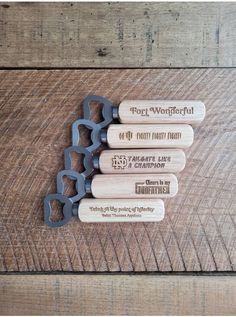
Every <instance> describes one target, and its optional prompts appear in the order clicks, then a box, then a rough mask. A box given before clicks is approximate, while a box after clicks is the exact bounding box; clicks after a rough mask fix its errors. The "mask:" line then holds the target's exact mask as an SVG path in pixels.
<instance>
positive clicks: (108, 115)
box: [83, 95, 113, 128]
mask: <svg viewBox="0 0 236 317" xmlns="http://www.w3.org/2000/svg"><path fill="white" fill-rule="evenodd" d="M94 101H95V102H97V103H101V104H103V107H102V116H103V119H104V120H103V121H101V122H98V124H99V125H100V127H102V128H103V127H106V126H107V125H108V124H110V123H111V122H112V121H113V104H112V103H111V102H110V101H109V100H108V99H107V98H105V97H101V96H96V95H91V96H87V97H86V98H85V99H84V101H83V112H84V118H85V119H87V120H90V119H91V116H92V111H91V107H90V105H91V103H92V102H94Z"/></svg>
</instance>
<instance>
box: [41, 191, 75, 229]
mask: <svg viewBox="0 0 236 317" xmlns="http://www.w3.org/2000/svg"><path fill="white" fill-rule="evenodd" d="M53 200H58V201H59V202H60V203H62V204H64V206H63V209H62V213H63V219H62V220H58V221H52V219H51V216H52V206H51V202H52V201H53ZM72 204H73V202H72V201H71V200H70V199H68V198H67V197H66V196H64V195H62V194H59V193H57V194H49V195H47V196H46V197H45V199H44V222H45V223H46V224H47V225H48V226H49V227H53V228H56V227H61V226H64V225H65V224H66V223H68V222H69V221H70V219H71V217H72Z"/></svg>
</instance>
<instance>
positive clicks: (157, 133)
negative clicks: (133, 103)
mask: <svg viewBox="0 0 236 317" xmlns="http://www.w3.org/2000/svg"><path fill="white" fill-rule="evenodd" d="M106 140H107V143H108V145H109V147H110V148H187V147H189V146H190V145H191V144H192V143H193V129H192V127H191V126H190V125H188V124H145V125H143V124H111V125H109V127H108V129H107V135H106Z"/></svg>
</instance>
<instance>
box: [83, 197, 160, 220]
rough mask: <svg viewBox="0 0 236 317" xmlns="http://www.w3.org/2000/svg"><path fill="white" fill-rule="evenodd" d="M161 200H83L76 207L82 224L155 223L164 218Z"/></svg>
mask: <svg viewBox="0 0 236 317" xmlns="http://www.w3.org/2000/svg"><path fill="white" fill-rule="evenodd" d="M164 213H165V208H164V203H163V201H162V200H161V199H138V200H134V199H116V200H114V199H93V198H87V199H86V198H84V199H82V200H81V201H80V204H79V207H78V217H79V219H80V220H81V221H82V222H157V221H161V220H162V219H163V218H164Z"/></svg>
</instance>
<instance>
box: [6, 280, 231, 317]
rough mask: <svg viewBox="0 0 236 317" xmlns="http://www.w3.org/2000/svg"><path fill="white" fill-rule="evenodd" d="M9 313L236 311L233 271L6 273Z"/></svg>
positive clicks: (154, 313)
mask: <svg viewBox="0 0 236 317" xmlns="http://www.w3.org/2000/svg"><path fill="white" fill-rule="evenodd" d="M0 285H1V288H0V314H3V315H67V314H68V313H69V314H70V315H82V316H84V315H108V316H110V315H135V316H137V315H138V316H139V315H141V316H143V315H148V316H150V315H201V316H204V315H211V316H216V315H217V316H218V315H235V314H236V303H235V296H236V284H235V279H234V278H232V277H231V276H218V277H214V276H190V275H185V276H167V275H163V276H160V275H133V276H132V275H131V276H129V275H128V276H127V275H20V276H19V275H16V276H12V275H8V276H5V277H2V276H0Z"/></svg>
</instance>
